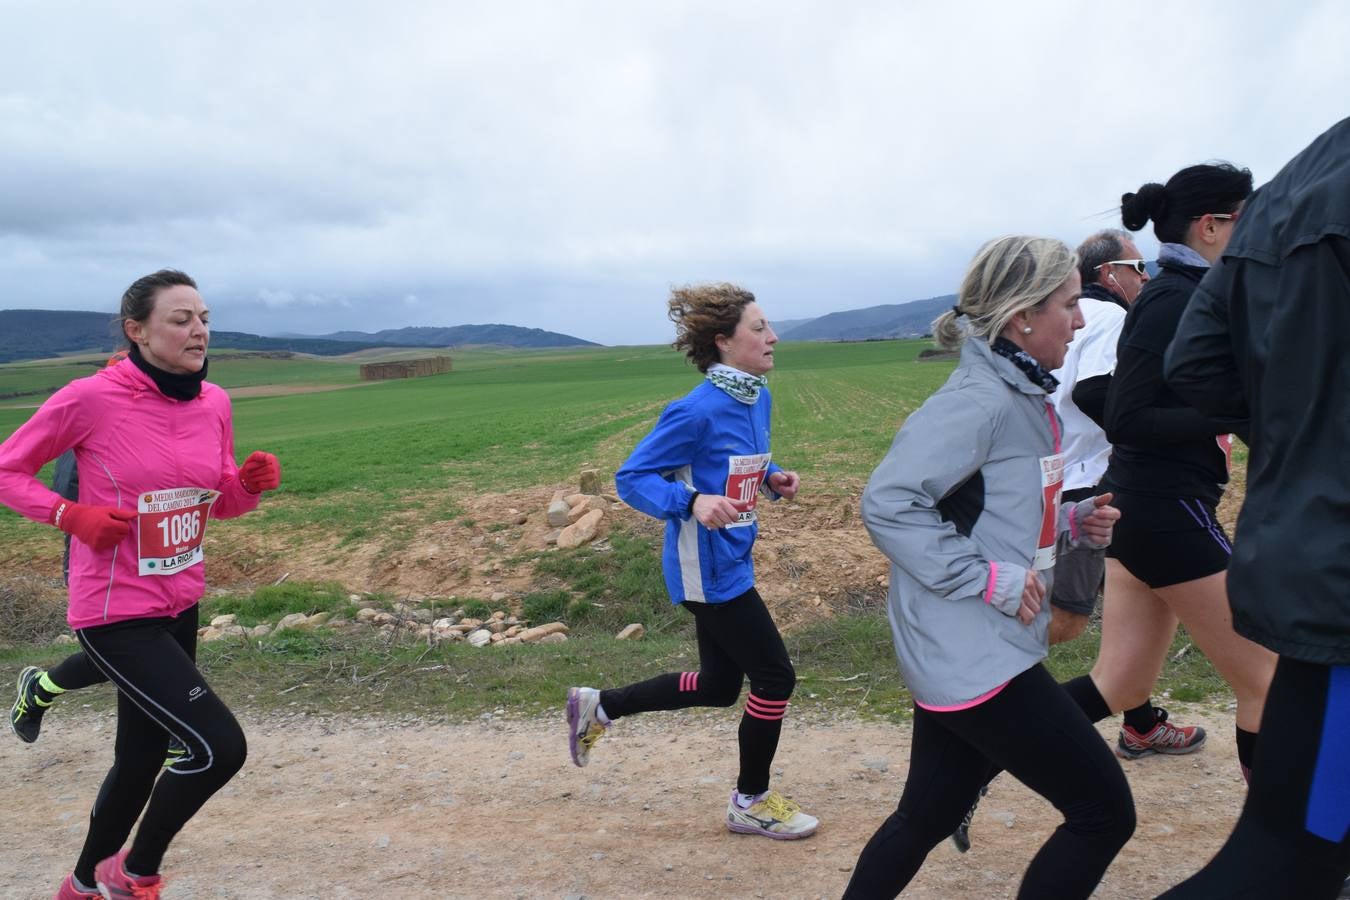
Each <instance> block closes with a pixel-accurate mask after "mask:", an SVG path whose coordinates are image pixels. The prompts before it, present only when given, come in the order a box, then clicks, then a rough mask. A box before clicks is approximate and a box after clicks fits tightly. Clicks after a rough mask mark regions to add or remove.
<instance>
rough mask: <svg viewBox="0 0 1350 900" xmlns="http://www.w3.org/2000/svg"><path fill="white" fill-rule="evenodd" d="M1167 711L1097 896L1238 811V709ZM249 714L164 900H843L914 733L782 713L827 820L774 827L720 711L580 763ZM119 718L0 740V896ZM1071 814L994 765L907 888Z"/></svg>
mask: <svg viewBox="0 0 1350 900" xmlns="http://www.w3.org/2000/svg"><path fill="white" fill-rule="evenodd" d="M1173 717H1174V718H1177V719H1179V720H1184V721H1186V722H1187V723H1190V722H1199V723H1201V724H1203V725H1204V726H1205V727H1206V728H1207V729H1208V730H1209V732H1210V734H1211V735H1212V737H1211V740H1210V745H1209V746H1208V747H1206V748H1205V749H1204V750H1202V751H1200V752H1199V753H1197V754H1195V755H1193V756H1189V757H1174V758H1162V757H1153V758H1150V759H1147V760H1141V761H1136V762H1130V763H1126V764H1125V769H1126V772H1127V774H1128V775H1129V778H1130V783H1131V786H1132V788H1133V790H1134V794H1135V800H1136V803H1137V805H1138V808H1139V827H1138V830H1137V831H1136V832H1135V836H1134V839H1133V840H1132V841H1131V842H1130V843H1129V845H1127V846H1126V848H1125V850H1124V851H1123V852H1122V853H1121V855H1120V856H1119V857H1118V858H1117V860H1116V862H1115V864H1114V865H1113V866H1112V867H1111V869H1110V870H1109V871H1108V872H1107V875H1106V880H1105V882H1104V883H1103V884H1102V885H1101V887H1100V888H1099V889H1098V891H1097V893H1096V894H1095V895H1094V896H1095V897H1100V898H1125V897H1130V898H1134V897H1151V896H1154V895H1155V894H1156V893H1157V892H1159V891H1160V890H1162V889H1163V888H1165V887H1167V886H1169V885H1171V884H1174V883H1176V882H1177V881H1179V880H1180V879H1181V878H1183V877H1185V876H1186V875H1187V874H1189V873H1190V872H1192V871H1193V870H1195V869H1196V868H1198V867H1199V866H1200V865H1201V864H1202V863H1203V862H1204V861H1205V860H1206V859H1208V858H1209V856H1210V855H1211V854H1212V853H1213V851H1214V850H1215V849H1216V848H1217V847H1218V845H1219V844H1220V843H1221V842H1222V841H1223V839H1224V837H1225V836H1226V835H1227V833H1228V830H1229V828H1230V827H1231V825H1232V822H1233V821H1234V819H1235V818H1236V816H1237V813H1238V810H1239V808H1240V806H1241V802H1242V797H1243V793H1244V789H1243V784H1242V780H1241V777H1240V776H1239V775H1238V774H1237V765H1236V762H1235V759H1234V752H1233V741H1232V733H1233V720H1232V715H1231V713H1228V712H1224V711H1221V710H1213V709H1202V708H1190V709H1182V708H1179V707H1174V708H1173ZM242 718H243V722H244V727H245V730H246V731H247V732H248V735H249V742H250V748H251V751H250V758H249V761H248V764H247V765H246V767H245V769H244V771H243V772H242V773H241V774H240V775H239V776H238V777H237V778H236V779H235V780H234V781H233V782H232V783H231V784H230V785H228V786H227V787H226V788H225V789H224V791H223V792H222V793H221V794H219V795H217V796H216V798H214V799H213V800H212V801H211V802H210V803H209V804H208V805H207V806H206V808H205V809H204V810H203V811H202V813H201V814H199V815H198V817H197V818H196V819H195V820H194V821H193V822H192V823H190V824H189V826H188V828H187V829H186V831H185V832H184V833H183V834H182V835H181V836H180V837H179V839H178V841H177V842H176V843H175V845H174V846H173V848H171V850H170V852H169V856H168V857H167V859H166V873H167V875H168V876H169V878H170V879H171V880H170V886H169V888H168V889H167V890H166V897H169V898H181V900H186V898H194V900H195V898H320V897H322V898H325V900H330V898H349V897H350V898H355V897H397V898H423V897H425V898H431V897H436V898H444V897H522V898H525V897H529V898H532V897H559V898H562V897H570V898H579V897H587V898H602V897H724V896H731V895H737V896H747V897H803V898H809V897H837V896H839V894H840V893H841V892H842V890H843V887H844V885H845V883H846V882H847V880H848V875H849V872H850V871H851V869H852V865H853V862H854V860H855V859H856V858H857V855H858V852H859V850H860V849H861V848H862V846H863V844H864V843H865V842H866V840H867V838H868V837H869V836H870V835H871V833H872V831H873V830H874V829H875V828H876V826H877V825H878V824H879V823H880V821H881V820H882V819H883V818H884V817H885V816H886V815H887V814H888V813H889V812H890V810H891V809H892V808H893V806H894V803H895V801H896V799H897V798H898V797H899V793H900V789H901V787H902V785H903V780H904V774H905V767H906V763H907V759H908V755H907V754H908V745H909V736H908V731H907V729H905V728H900V727H895V726H888V725H877V724H867V723H861V722H858V721H856V720H852V719H840V720H838V721H824V720H817V721H811V722H803V721H800V720H799V721H792V720H789V724H788V726H787V727H786V728H785V730H784V734H783V743H782V749H781V750H780V752H779V756H778V759H777V761H776V763H775V773H774V780H775V784H776V785H778V786H781V787H783V788H784V789H785V790H787V791H788V792H790V793H791V794H793V795H794V796H795V797H796V798H797V799H798V800H800V801H801V802H802V803H803V805H804V806H805V807H806V808H807V809H808V811H810V812H813V813H815V814H817V815H818V816H819V817H820V819H821V821H822V825H821V830H820V832H819V833H818V834H817V835H816V836H815V837H812V838H810V839H807V840H804V841H799V842H781V843H780V842H774V841H768V840H764V839H762V838H756V837H751V836H745V835H734V834H731V833H729V832H727V831H726V830H725V829H724V828H723V826H722V821H721V814H722V811H723V809H724V808H725V803H726V798H727V793H728V791H729V790H730V789H731V786H732V778H733V776H734V765H735V764H734V760H735V753H736V745H735V741H736V721H735V717H734V716H733V715H731V714H729V713H726V712H721V711H719V712H717V713H715V714H702V713H700V714H696V715H688V714H680V713H666V714H652V715H648V716H645V717H636V718H634V719H630V720H628V721H625V722H622V723H620V724H619V725H618V726H617V727H616V728H615V729H614V730H613V731H612V732H611V734H610V735H609V736H608V737H606V739H605V741H604V742H603V743H602V744H601V745H600V746H599V747H598V748H597V749H596V751H595V754H594V756H593V761H592V763H591V765H590V767H588V768H586V769H576V768H573V767H572V765H571V763H570V761H569V760H568V759H567V755H566V748H565V745H564V742H565V738H564V736H563V734H564V732H563V728H562V727H561V717H560V716H558V717H553V718H550V719H547V720H540V719H534V720H510V719H506V718H503V717H501V716H500V715H498V716H493V715H490V714H489V715H486V716H485V717H483V718H482V719H480V720H478V721H475V722H472V723H468V724H445V723H437V722H428V721H418V722H403V723H396V722H371V721H355V722H353V721H334V720H327V719H324V720H321V719H316V718H303V717H302V718H296V719H291V720H287V719H282V718H275V717H274V718H269V719H263V720H250V719H249V718H248V717H247V715H245V716H243V717H242ZM1115 728H1116V725H1115V724H1112V723H1103V726H1102V733H1103V735H1104V736H1107V735H1110V736H1111V738H1112V739H1114V731H1115ZM112 729H113V718H112V716H111V715H103V714H94V713H91V712H88V711H79V710H77V709H76V708H75V706H74V701H72V702H71V705H70V706H69V707H68V708H66V709H58V710H56V711H54V712H53V713H52V714H51V715H50V716H49V717H48V722H47V727H46V728H45V729H44V731H43V733H42V737H41V740H39V742H38V743H36V744H33V745H25V744H21V743H19V742H18V741H17V740H14V739H13V738H12V737H11V736H9V735H4V736H2V737H3V740H0V772H3V775H4V783H5V801H4V803H3V805H2V806H0V835H2V836H3V839H0V896H3V897H7V898H46V897H50V896H51V894H52V892H53V891H54V890H55V887H56V885H57V883H58V881H59V879H60V878H61V876H62V874H63V873H64V872H66V871H67V870H68V869H69V867H70V866H71V864H72V863H73V860H74V858H75V856H76V854H77V853H78V850H79V845H80V840H81V837H82V835H83V831H84V827H85V824H86V817H87V813H88V809H89V805H90V803H91V801H92V799H93V797H94V794H95V792H96V790H97V787H98V783H99V781H100V779H101V778H102V776H103V774H104V772H105V771H106V768H107V765H108V763H109V761H110V757H111V740H112ZM1057 822H1058V818H1057V816H1056V814H1055V813H1054V810H1053V809H1052V808H1051V807H1049V806H1048V805H1047V804H1046V803H1045V802H1044V801H1042V800H1040V798H1038V797H1036V796H1035V795H1034V794H1031V793H1030V792H1028V791H1027V790H1025V789H1024V788H1022V787H1021V786H1020V785H1018V784H1017V783H1015V782H1014V781H1012V780H1011V779H1009V778H1007V777H1006V776H1005V777H1003V778H1000V779H998V780H997V781H996V782H995V783H994V787H993V788H992V790H991V792H990V795H989V797H988V798H987V799H986V800H985V802H984V803H983V804H982V805H981V807H980V813H979V816H978V817H977V818H976V821H975V827H974V829H973V832H972V833H973V840H974V843H975V846H974V849H972V850H971V852H970V853H969V854H967V855H965V856H960V855H958V854H957V853H956V852H955V851H954V850H953V849H952V848H951V847H950V845H948V844H943V845H942V846H939V847H938V848H937V849H936V850H934V851H933V853H932V855H931V856H930V857H929V860H928V863H927V865H926V866H925V868H924V870H923V871H922V872H921V873H920V875H919V877H918V879H917V880H916V881H915V882H914V884H912V885H911V887H910V890H909V891H908V892H907V893H906V894H905V896H906V897H915V898H934V900H936V898H942V900H948V898H964V897H971V898H1004V897H1012V896H1013V895H1014V894H1015V893H1016V889H1017V883H1018V879H1019V877H1020V874H1021V871H1022V869H1023V868H1024V867H1025V866H1026V863H1027V861H1028V860H1029V859H1030V858H1031V856H1032V854H1033V852H1034V851H1035V849H1036V847H1037V846H1039V844H1040V843H1041V842H1042V841H1044V840H1045V838H1046V837H1047V836H1048V834H1049V832H1050V831H1051V830H1052V828H1053V827H1054V825H1055V824H1057Z"/></svg>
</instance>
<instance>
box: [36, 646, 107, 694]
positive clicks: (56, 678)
mask: <svg viewBox="0 0 1350 900" xmlns="http://www.w3.org/2000/svg"><path fill="white" fill-rule="evenodd" d="M47 677H48V678H50V679H51V680H52V683H53V684H55V685H56V686H57V687H59V688H61V690H63V691H78V690H80V689H81V688H87V687H91V686H93V685H96V684H102V683H103V682H105V681H107V680H108V676H107V675H104V674H103V673H102V672H100V671H99V669H98V666H96V665H94V663H93V662H92V661H91V660H90V659H89V656H88V654H86V653H85V652H84V651H83V650H81V651H79V652H77V653H72V654H70V655H69V656H67V657H66V658H65V659H63V660H61V661H60V662H59V663H57V664H56V665H54V666H52V667H51V668H50V669H48V670H47Z"/></svg>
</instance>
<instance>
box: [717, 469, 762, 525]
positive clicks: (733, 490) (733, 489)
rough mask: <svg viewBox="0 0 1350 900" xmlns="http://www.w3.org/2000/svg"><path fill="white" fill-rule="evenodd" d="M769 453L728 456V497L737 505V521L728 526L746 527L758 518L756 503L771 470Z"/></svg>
mask: <svg viewBox="0 0 1350 900" xmlns="http://www.w3.org/2000/svg"><path fill="white" fill-rule="evenodd" d="M771 455H772V454H769V453H753V454H750V455H747V456H732V457H728V458H727V490H726V495H727V498H728V499H730V500H731V503H732V505H733V506H735V507H736V513H737V516H736V521H735V522H732V523H731V524H730V525H728V526H726V527H727V528H744V527H745V526H746V525H752V524H754V522H755V519H756V518H757V516H756V514H755V503H756V502H757V501H758V500H759V488H760V485H762V484H764V476H765V475H767V474H768V472H769V457H770V456H771Z"/></svg>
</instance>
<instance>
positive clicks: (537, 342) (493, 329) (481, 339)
mask: <svg viewBox="0 0 1350 900" xmlns="http://www.w3.org/2000/svg"><path fill="white" fill-rule="evenodd" d="M314 337H315V338H318V339H321V340H328V341H356V342H359V343H364V344H379V345H380V346H384V347H389V346H393V347H405V346H417V347H458V346H463V345H465V344H474V345H480V346H481V345H490V346H496V347H521V348H527V347H599V346H600V345H599V344H597V343H595V342H593V341H584V340H582V339H581V338H578V337H572V336H571V335H570V334H559V333H558V332H556V331H545V330H543V329H542V328H521V327H520V326H518V325H455V326H453V327H450V328H428V327H424V326H414V327H410V328H387V329H385V330H384V331H376V332H374V333H371V332H365V331H335V332H333V333H332V334H320V335H314Z"/></svg>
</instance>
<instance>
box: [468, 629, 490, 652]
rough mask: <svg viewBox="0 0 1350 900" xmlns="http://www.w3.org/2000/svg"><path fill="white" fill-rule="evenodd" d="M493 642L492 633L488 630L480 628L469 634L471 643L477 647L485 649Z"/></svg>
mask: <svg viewBox="0 0 1350 900" xmlns="http://www.w3.org/2000/svg"><path fill="white" fill-rule="evenodd" d="M491 642H492V632H490V631H488V630H487V629H486V628H479V629H477V630H475V631H471V632H469V643H470V644H472V645H473V646H475V647H485V646H487V645H488V644H489V643H491Z"/></svg>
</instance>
